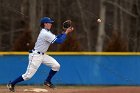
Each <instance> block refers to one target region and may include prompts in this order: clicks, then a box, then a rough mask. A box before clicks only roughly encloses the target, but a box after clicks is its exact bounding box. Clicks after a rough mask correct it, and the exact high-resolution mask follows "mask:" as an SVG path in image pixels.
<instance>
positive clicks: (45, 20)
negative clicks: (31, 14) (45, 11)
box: [40, 17, 54, 24]
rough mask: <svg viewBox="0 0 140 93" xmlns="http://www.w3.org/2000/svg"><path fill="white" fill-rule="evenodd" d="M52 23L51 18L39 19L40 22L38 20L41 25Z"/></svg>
mask: <svg viewBox="0 0 140 93" xmlns="http://www.w3.org/2000/svg"><path fill="white" fill-rule="evenodd" d="M53 22H54V21H53V20H52V19H51V18H49V17H43V18H41V20H40V23H41V24H43V23H53Z"/></svg>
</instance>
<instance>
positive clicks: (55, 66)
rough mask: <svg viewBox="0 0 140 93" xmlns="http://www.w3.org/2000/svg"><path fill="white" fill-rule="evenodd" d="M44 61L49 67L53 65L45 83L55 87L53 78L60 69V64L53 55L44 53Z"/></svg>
mask: <svg viewBox="0 0 140 93" xmlns="http://www.w3.org/2000/svg"><path fill="white" fill-rule="evenodd" d="M43 63H44V64H45V65H47V66H49V67H51V70H50V72H49V75H48V76H47V78H46V80H45V82H44V84H45V85H47V86H48V87H50V88H54V85H53V84H52V82H51V79H52V78H53V76H54V75H55V74H56V72H57V71H59V69H60V64H59V63H58V62H57V61H56V60H55V59H54V58H52V57H51V56H49V55H44V60H43Z"/></svg>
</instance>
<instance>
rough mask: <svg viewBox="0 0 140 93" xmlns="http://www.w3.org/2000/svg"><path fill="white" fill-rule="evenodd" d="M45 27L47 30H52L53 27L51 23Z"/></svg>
mask: <svg viewBox="0 0 140 93" xmlns="http://www.w3.org/2000/svg"><path fill="white" fill-rule="evenodd" d="M44 25H45V28H47V29H51V27H52V24H51V23H45V24H44Z"/></svg>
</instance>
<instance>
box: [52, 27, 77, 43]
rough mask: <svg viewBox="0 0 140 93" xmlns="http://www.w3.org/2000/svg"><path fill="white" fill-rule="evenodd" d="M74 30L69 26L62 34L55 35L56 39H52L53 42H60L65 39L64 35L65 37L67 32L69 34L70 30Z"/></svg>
mask: <svg viewBox="0 0 140 93" xmlns="http://www.w3.org/2000/svg"><path fill="white" fill-rule="evenodd" d="M73 30H74V28H73V27H69V28H67V29H66V31H65V32H64V33H62V34H59V35H58V36H57V37H56V40H55V41H54V43H58V44H61V43H63V42H64V41H65V39H66V37H67V34H69V33H70V32H72V31H73Z"/></svg>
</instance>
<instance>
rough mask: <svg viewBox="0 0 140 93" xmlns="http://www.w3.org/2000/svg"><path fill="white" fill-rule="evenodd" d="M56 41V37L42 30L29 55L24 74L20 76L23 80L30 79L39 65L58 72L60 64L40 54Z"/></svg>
mask: <svg viewBox="0 0 140 93" xmlns="http://www.w3.org/2000/svg"><path fill="white" fill-rule="evenodd" d="M55 40H56V36H55V35H54V34H52V33H51V32H50V31H48V30H47V29H42V30H41V32H40V34H39V36H38V38H37V42H36V43H35V47H34V49H35V50H33V51H32V53H30V54H29V64H28V67H27V70H26V72H25V74H23V75H22V77H23V79H24V80H28V79H30V78H31V77H32V76H33V75H34V74H35V73H36V71H37V69H38V68H39V66H40V65H41V63H43V64H45V65H47V66H49V67H51V69H52V70H53V71H59V68H60V64H59V63H58V62H57V61H56V60H55V59H54V58H53V57H51V56H49V55H46V54H40V53H38V52H42V53H45V52H46V51H47V50H48V48H49V46H50V44H51V43H53V42H54V41H55Z"/></svg>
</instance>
